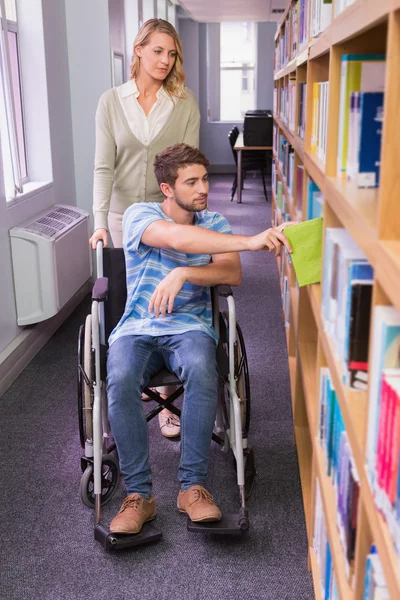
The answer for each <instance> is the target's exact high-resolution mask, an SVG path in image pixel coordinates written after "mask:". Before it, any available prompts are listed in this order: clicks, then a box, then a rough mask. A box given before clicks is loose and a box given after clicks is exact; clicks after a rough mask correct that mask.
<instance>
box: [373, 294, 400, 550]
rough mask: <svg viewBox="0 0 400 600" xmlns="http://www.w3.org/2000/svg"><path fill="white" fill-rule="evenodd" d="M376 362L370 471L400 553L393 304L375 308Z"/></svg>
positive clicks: (398, 319)
mask: <svg viewBox="0 0 400 600" xmlns="http://www.w3.org/2000/svg"><path fill="white" fill-rule="evenodd" d="M372 365H373V368H372V369H371V375H370V386H369V404H368V429H367V447H366V459H367V471H368V476H369V480H370V483H371V488H372V491H373V494H374V498H375V503H376V505H377V507H378V509H379V510H380V511H381V513H382V515H383V516H384V518H385V520H386V522H387V524H388V528H389V532H390V534H391V537H392V539H393V541H394V544H395V547H396V549H397V552H398V553H399V554H400V469H399V454H400V429H399V428H400V313H399V312H398V311H397V310H396V309H395V308H394V307H392V306H376V307H375V309H374V313H373V332H372Z"/></svg>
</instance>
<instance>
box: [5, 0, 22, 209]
mask: <svg viewBox="0 0 400 600" xmlns="http://www.w3.org/2000/svg"><path fill="white" fill-rule="evenodd" d="M0 8H1V16H0V36H1V38H2V46H3V51H2V56H1V57H0V60H1V68H2V74H1V82H0V84H1V90H2V91H1V93H2V95H3V99H2V101H3V103H4V106H5V109H6V111H5V121H6V123H7V129H8V133H7V135H6V141H5V144H7V145H8V152H9V155H10V159H11V168H12V180H13V184H14V190H13V195H12V196H8V197H7V194H6V203H7V205H9V204H10V203H12V202H14V201H15V200H16V198H18V197H19V196H20V195H22V194H23V193H24V184H26V183H28V182H29V165H28V152H27V147H26V126H25V110H24V102H23V97H24V96H23V84H22V75H21V72H22V68H21V51H20V43H19V29H18V21H12V20H10V19H8V18H7V11H6V7H5V2H4V0H0ZM17 19H18V16H17ZM9 33H13V34H15V46H16V54H17V56H16V61H17V75H18V91H19V99H18V100H19V101H18V103H17V99H16V98H15V96H14V89H13V88H14V81H13V79H14V78H13V72H12V67H11V50H10V40H9ZM17 111H18V117H19V118H20V119H21V126H22V146H23V147H22V148H21V147H20V143H19V138H18V126H17ZM0 151H1V150H0ZM22 152H23V158H24V163H25V172H26V175H24V176H22V171H21V156H22ZM2 163H4V157H3V159H2ZM4 176H5V172H4Z"/></svg>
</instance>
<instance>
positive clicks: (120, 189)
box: [93, 88, 200, 229]
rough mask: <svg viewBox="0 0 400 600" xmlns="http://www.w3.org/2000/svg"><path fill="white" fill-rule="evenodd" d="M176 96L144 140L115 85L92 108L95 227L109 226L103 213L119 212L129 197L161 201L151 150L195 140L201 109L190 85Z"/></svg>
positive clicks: (129, 203)
mask: <svg viewBox="0 0 400 600" xmlns="http://www.w3.org/2000/svg"><path fill="white" fill-rule="evenodd" d="M185 94H186V98H184V99H183V98H181V99H179V100H178V101H177V102H176V104H175V107H174V109H173V111H172V113H171V116H170V117H169V119H168V121H167V123H166V124H165V125H164V127H163V128H162V129H161V131H160V132H159V133H158V135H157V136H156V137H155V138H154V140H153V141H152V142H151V143H150V144H149V145H148V146H144V145H143V144H142V143H141V142H140V141H139V140H138V139H137V138H136V137H135V136H134V135H133V133H132V131H131V129H130V127H129V125H128V122H127V120H126V117H125V115H124V111H123V110H122V107H121V104H120V102H119V99H118V92H117V90H116V89H115V88H113V89H111V90H108V91H107V92H105V93H104V94H103V95H102V96H101V98H100V100H99V104H98V107H97V112H96V152H95V159H94V186H93V214H94V228H95V229H98V228H99V227H102V228H103V229H108V225H107V215H108V212H109V211H111V212H113V213H118V214H121V215H122V214H124V212H125V210H126V209H127V208H128V207H129V206H130V205H131V204H133V203H134V202H161V201H162V199H163V195H162V193H161V191H160V188H159V186H158V184H157V180H156V178H155V176H154V169H153V163H154V158H155V155H156V154H157V153H158V152H161V151H162V150H164V149H165V148H167V147H168V146H172V145H173V144H178V143H179V142H184V143H186V144H189V145H190V146H196V147H198V145H199V128H200V111H199V107H198V106H197V102H196V98H195V96H194V94H193V92H192V91H191V90H189V89H188V88H185Z"/></svg>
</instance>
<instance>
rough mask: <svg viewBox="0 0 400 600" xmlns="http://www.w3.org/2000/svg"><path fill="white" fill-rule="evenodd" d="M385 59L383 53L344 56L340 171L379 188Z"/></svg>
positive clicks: (364, 185)
mask: <svg viewBox="0 0 400 600" xmlns="http://www.w3.org/2000/svg"><path fill="white" fill-rule="evenodd" d="M385 71H386V62H385V55H384V54H344V55H343V56H342V64H341V76H340V103H339V140H338V156H337V172H338V175H339V176H340V177H342V178H343V179H349V180H351V181H354V182H355V183H356V185H357V186H358V187H372V188H373V187H378V186H379V175H380V151H381V138H382V121H383V93H384V87H385Z"/></svg>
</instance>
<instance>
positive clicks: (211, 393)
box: [107, 331, 218, 498]
mask: <svg viewBox="0 0 400 600" xmlns="http://www.w3.org/2000/svg"><path fill="white" fill-rule="evenodd" d="M164 366H166V367H167V368H168V369H169V370H170V371H172V372H173V373H175V375H176V376H177V377H179V379H180V380H181V381H182V383H183V386H184V391H185V399H184V403H183V408H182V414H181V455H180V463H179V473H178V477H179V482H180V486H181V489H183V490H188V489H189V488H190V487H191V486H192V485H204V483H205V480H206V478H207V471H208V458H209V452H210V443H211V435H212V431H213V426H214V421H215V415H216V411H217V401H218V372H217V363H216V346H215V342H214V340H213V339H212V338H211V337H210V336H209V335H207V334H205V333H202V332H199V331H189V332H187V333H184V334H181V335H167V336H161V337H153V336H149V335H129V336H122V337H120V338H118V339H117V340H116V341H115V342H114V343H113V344H112V346H111V347H110V349H109V351H108V357H107V396H108V410H109V419H110V425H111V430H112V432H113V435H114V439H115V443H116V445H117V450H118V454H119V461H120V467H121V473H122V474H123V476H124V478H125V485H126V489H127V491H128V494H133V493H135V492H137V493H138V494H140V495H141V496H142V497H143V498H149V497H150V495H151V487H152V481H151V470H150V461H149V437H148V428H147V422H146V419H145V416H144V412H143V406H142V405H143V403H142V399H141V397H142V390H143V389H144V388H145V387H146V386H147V385H148V384H149V382H150V380H151V378H152V377H153V376H154V375H155V374H156V373H158V371H160V370H161V369H162V368H163V367H164Z"/></svg>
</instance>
